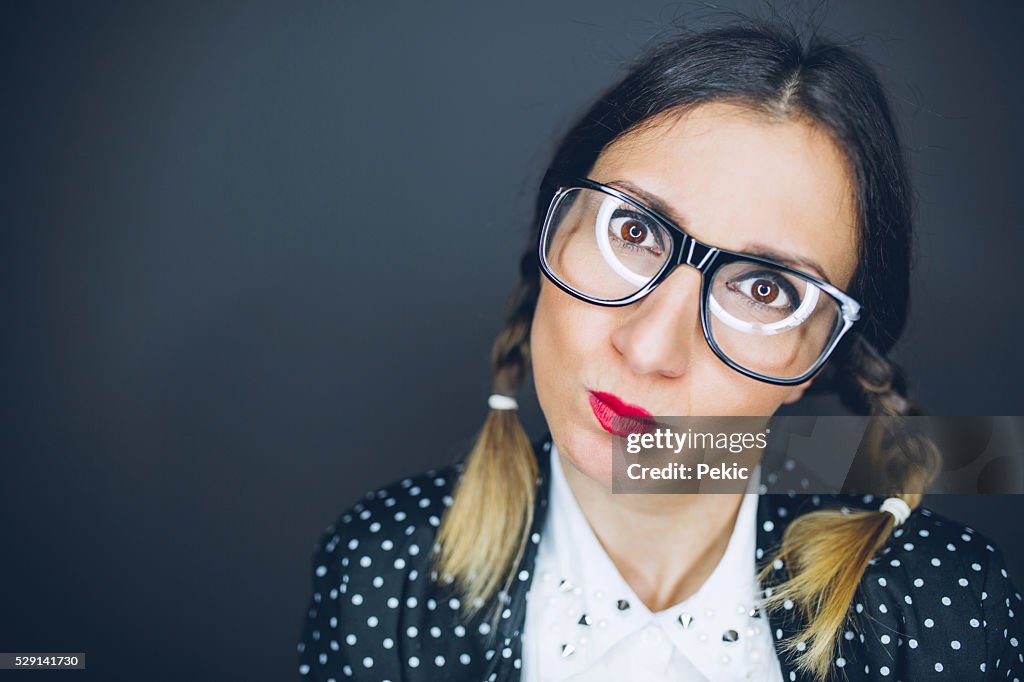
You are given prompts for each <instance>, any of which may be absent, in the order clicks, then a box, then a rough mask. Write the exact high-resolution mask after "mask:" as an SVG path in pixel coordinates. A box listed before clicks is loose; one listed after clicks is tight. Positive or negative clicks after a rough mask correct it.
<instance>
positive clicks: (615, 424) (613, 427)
mask: <svg viewBox="0 0 1024 682" xmlns="http://www.w3.org/2000/svg"><path fill="white" fill-rule="evenodd" d="M590 409H592V410H593V411H594V417H596V418H597V422H598V423H599V424H600V425H601V428H603V429H604V430H605V431H607V432H608V433H610V434H612V435H614V436H619V437H620V438H625V437H627V436H629V434H631V433H648V432H650V431H652V430H654V426H655V424H656V422H655V421H654V417H653V416H652V415H651V413H650V412H648V411H647V410H645V409H644V408H642V407H640V406H639V405H630V404H629V403H627V402H625V401H624V400H622V399H621V398H619V397H618V396H616V395H613V394H611V393H602V392H600V391H590Z"/></svg>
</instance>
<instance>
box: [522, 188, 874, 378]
mask: <svg viewBox="0 0 1024 682" xmlns="http://www.w3.org/2000/svg"><path fill="white" fill-rule="evenodd" d="M538 251H539V257H540V265H541V270H542V271H543V272H544V274H545V275H546V276H547V278H548V279H550V280H551V282H552V283H554V284H555V285H556V286H558V287H559V288H560V289H562V290H563V291H565V292H566V293H568V294H571V295H573V296H575V297H576V298H578V299H581V300H583V301H586V302H588V303H593V304H595V305H602V306H624V305H629V304H631V303H635V302H636V301H639V300H640V299H641V298H643V297H644V296H646V295H647V294H649V293H651V292H652V291H654V289H655V288H656V287H657V286H658V285H659V284H661V283H662V282H664V281H665V279H666V278H667V277H668V276H669V275H670V274H671V273H672V272H673V271H674V270H675V269H676V267H678V266H680V265H682V264H684V263H685V264H686V265H689V266H690V267H693V268H696V269H697V270H698V271H699V272H700V273H701V299H700V321H701V327H702V328H703V330H704V338H705V339H706V340H707V342H708V345H709V346H711V350H712V351H714V353H715V355H717V356H718V357H719V358H721V360H722V361H723V362H725V364H727V365H729V366H730V367H732V368H733V369H735V370H736V371H738V372H741V373H743V374H745V375H747V376H750V377H753V378H755V379H759V380H761V381H765V382H768V383H771V384H779V385H792V384H799V383H802V382H804V381H807V379H809V378H810V377H811V376H813V375H814V374H815V373H816V372H817V371H818V370H819V369H821V367H822V366H823V365H824V364H825V361H826V360H828V357H829V355H831V354H832V351H834V350H835V348H836V346H837V345H838V344H839V340H840V339H842V337H843V335H844V334H846V332H848V331H849V330H850V328H851V327H852V326H853V324H854V322H856V321H857V319H858V317H859V316H860V308H861V306H860V303H858V302H857V301H855V300H854V299H853V298H852V297H850V296H849V295H848V294H846V293H844V292H843V291H840V290H839V289H838V288H836V287H835V286H833V285H831V284H829V283H828V282H825V281H823V280H821V279H819V278H817V277H814V276H812V275H809V274H807V273H805V272H801V271H799V270H796V269H794V268H792V267H789V266H787V265H784V264H782V263H777V262H775V261H772V260H769V259H766V258H762V257H760V256H753V255H748V254H744V253H737V252H734V251H727V250H725V249H720V248H717V247H714V246H710V245H708V244H704V243H702V242H699V241H697V240H696V239H694V238H693V237H691V236H690V235H688V234H687V233H686V232H684V231H683V230H682V229H681V228H680V227H679V226H677V225H676V224H674V223H673V222H672V221H671V220H669V219H668V218H666V217H665V216H663V215H662V214H661V213H659V212H658V211H656V210H654V209H653V208H650V207H648V206H646V205H644V204H643V203H642V202H641V201H640V200H638V199H635V198H634V197H631V196H630V195H628V194H626V193H625V192H622V191H620V190H618V189H616V188H615V187H610V186H608V185H603V184H601V183H599V182H594V181H593V180H589V179H576V180H573V181H572V182H570V183H567V184H565V185H563V186H561V187H559V188H558V190H557V191H556V192H555V196H554V197H553V198H552V200H551V205H550V206H549V207H548V212H547V215H546V217H545V219H544V226H543V228H542V229H541V232H540V242H539V245H538Z"/></svg>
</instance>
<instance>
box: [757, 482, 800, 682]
mask: <svg viewBox="0 0 1024 682" xmlns="http://www.w3.org/2000/svg"><path fill="white" fill-rule="evenodd" d="M800 497H801V496H794V497H789V496H788V495H777V494H773V495H760V496H759V497H758V504H757V550H756V552H757V554H756V557H757V562H756V563H757V570H758V571H759V572H760V570H761V569H762V568H764V566H765V565H766V564H768V563H769V562H771V561H772V557H774V556H775V552H776V551H777V550H778V548H779V546H780V545H781V544H782V536H783V533H785V530H786V526H787V525H788V523H789V521H790V520H792V519H793V518H795V516H796V515H797V514H796V513H795V511H796V508H797V506H798V505H799V500H800ZM780 510H781V512H780ZM788 579H789V573H788V570H787V567H786V566H785V565H784V564H782V565H779V564H773V570H772V571H771V572H770V573H769V574H768V576H767V577H766V579H765V580H764V582H763V584H762V585H761V586H762V588H764V589H765V590H766V591H767V590H774V589H775V588H776V587H777V586H778V585H780V584H781V583H783V582H785V581H786V580H788ZM769 594H770V592H769ZM762 617H764V615H762ZM768 622H769V624H770V625H771V629H772V638H773V639H774V640H775V651H776V655H777V656H778V658H779V665H780V667H781V668H782V679H783V680H790V681H792V682H812V678H811V677H809V676H808V675H806V674H805V673H803V672H801V671H800V670H798V669H797V668H796V665H795V662H794V659H795V654H793V653H787V652H783V651H782V650H781V647H780V646H779V642H780V641H781V640H783V639H787V638H790V637H794V636H795V635H796V634H797V633H798V632H800V630H801V629H803V628H804V627H805V626H806V624H807V622H806V619H805V618H803V616H802V614H801V613H800V612H799V611H798V609H795V608H794V609H791V610H785V609H775V610H773V611H772V612H771V613H770V614H768Z"/></svg>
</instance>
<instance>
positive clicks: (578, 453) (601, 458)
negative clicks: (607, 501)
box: [552, 426, 612, 489]
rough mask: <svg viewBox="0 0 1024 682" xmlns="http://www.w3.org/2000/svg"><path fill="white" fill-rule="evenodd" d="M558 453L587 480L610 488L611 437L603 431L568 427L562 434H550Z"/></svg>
mask: <svg viewBox="0 0 1024 682" xmlns="http://www.w3.org/2000/svg"><path fill="white" fill-rule="evenodd" d="M552 436H553V437H554V439H555V444H556V445H557V447H558V452H559V453H560V454H561V455H563V456H564V457H565V459H567V460H569V462H571V463H572V465H573V466H575V467H576V468H577V469H579V471H580V472H581V473H583V474H584V475H585V476H587V478H590V479H593V480H594V481H597V482H598V483H600V484H601V485H603V486H604V487H606V488H609V489H610V488H611V487H612V436H611V434H609V433H605V432H604V431H599V430H595V429H589V428H585V427H584V428H580V427H578V426H576V427H570V428H569V429H568V430H566V431H565V432H563V433H562V434H556V433H554V432H552Z"/></svg>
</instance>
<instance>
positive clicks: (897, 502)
mask: <svg viewBox="0 0 1024 682" xmlns="http://www.w3.org/2000/svg"><path fill="white" fill-rule="evenodd" d="M878 511H881V512H888V513H890V514H892V516H893V518H894V519H896V525H897V526H900V525H902V524H903V522H904V521H906V520H907V519H908V518H910V505H909V504H907V503H906V502H904V501H903V500H902V499H900V498H899V497H887V498H885V501H884V502H882V506H880V507H879V508H878Z"/></svg>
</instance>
